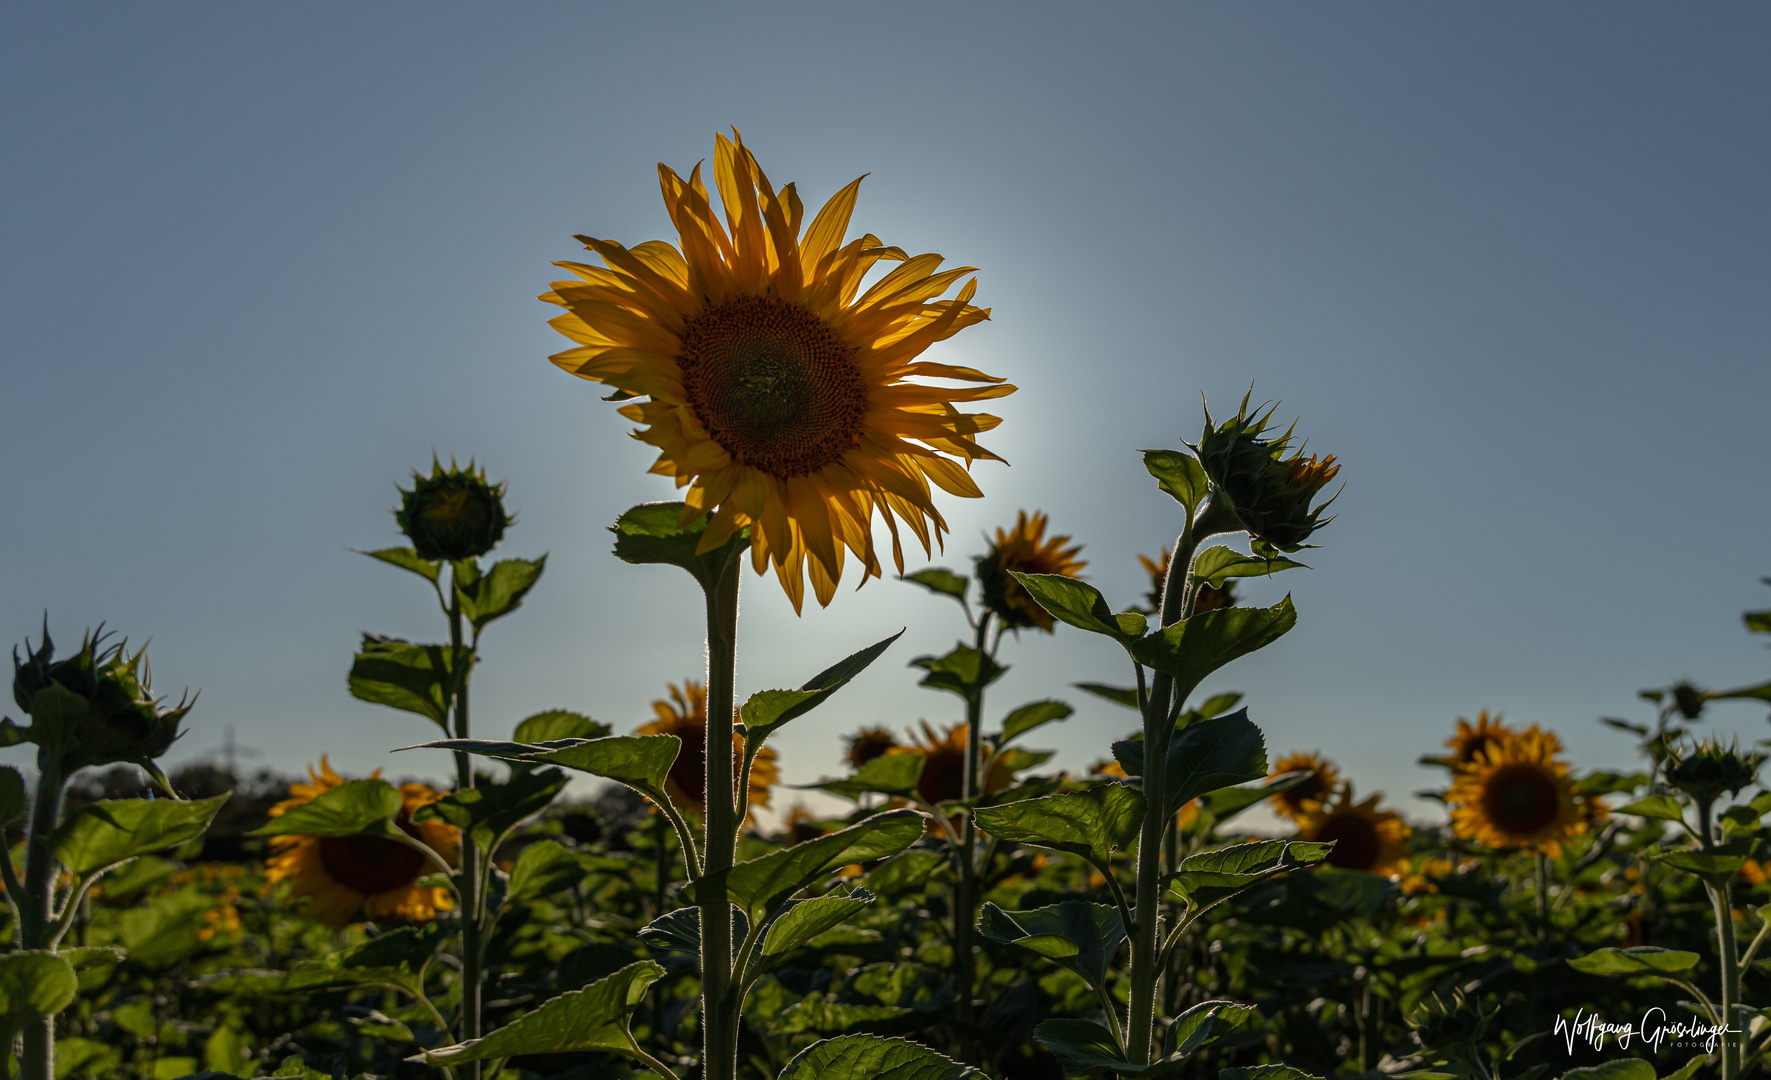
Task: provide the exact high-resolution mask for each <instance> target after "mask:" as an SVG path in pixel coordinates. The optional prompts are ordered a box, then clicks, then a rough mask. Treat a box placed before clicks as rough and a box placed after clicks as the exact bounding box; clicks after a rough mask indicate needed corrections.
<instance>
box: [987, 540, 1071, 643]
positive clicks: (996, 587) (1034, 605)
mask: <svg viewBox="0 0 1771 1080" xmlns="http://www.w3.org/2000/svg"><path fill="white" fill-rule="evenodd" d="M1046 525H1047V521H1046V516H1045V511H1043V510H1035V511H1034V512H1033V514H1032V515H1031V516H1029V515H1028V513H1027V511H1025V510H1021V511H1017V512H1016V514H1015V525H1014V528H1012V529H1007V530H1003V529H997V530H996V542H995V543H993V544H991V545H990V550H989V552H988V553H986V554H985V555H984V556H983V557H982V558H980V559H979V560H978V562H977V573H978V582H979V585H980V586H981V587H982V590H983V595H984V606H985V608H987V609H989V610H990V611H992V612H995V614H996V617H997V618H998V619H1001V620H1002V625H1004V626H1006V627H1008V628H1009V629H1011V630H1016V629H1020V628H1022V627H1028V626H1034V627H1038V628H1039V629H1041V630H1044V631H1045V632H1046V633H1048V634H1049V633H1051V631H1052V627H1053V626H1054V625H1055V624H1054V622H1053V619H1052V616H1051V612H1049V611H1047V610H1045V609H1044V608H1043V607H1040V606H1039V602H1038V601H1036V600H1034V599H1033V597H1032V595H1031V594H1029V593H1028V592H1027V590H1026V589H1025V588H1024V587H1022V585H1021V583H1020V582H1019V581H1016V580H1015V579H1014V578H1012V577H1010V576H1009V573H1010V572H1011V571H1014V572H1017V573H1022V574H1057V575H1060V576H1062V577H1075V576H1076V575H1077V574H1078V573H1080V572H1081V570H1082V568H1083V567H1085V566H1087V565H1088V563H1086V562H1084V561H1083V560H1081V559H1078V558H1077V557H1076V556H1077V555H1078V554H1079V553H1080V552H1081V551H1082V545H1081V544H1077V545H1075V546H1074V547H1065V546H1064V545H1065V544H1068V543H1069V542H1070V538H1069V537H1068V536H1053V537H1050V538H1049V539H1048V538H1047V537H1046V535H1045V528H1046Z"/></svg>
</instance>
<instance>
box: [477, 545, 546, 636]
mask: <svg viewBox="0 0 1771 1080" xmlns="http://www.w3.org/2000/svg"><path fill="white" fill-rule="evenodd" d="M546 569H547V556H546V555H543V556H541V558H539V559H533V560H531V559H502V560H500V561H498V562H496V563H494V564H493V565H492V569H490V570H488V571H487V572H486V573H485V575H484V576H482V577H479V578H476V579H474V580H472V581H468V580H464V579H463V578H461V577H459V576H458V577H457V578H456V583H455V592H456V595H457V596H459V597H460V598H461V613H462V614H463V615H465V616H467V619H468V621H469V622H471V623H473V626H474V629H475V630H479V629H481V628H483V627H484V626H485V625H486V624H487V623H489V622H491V621H492V620H494V619H501V618H503V617H504V616H506V615H509V614H510V613H511V612H513V611H515V610H516V609H517V608H519V607H521V606H522V605H523V597H525V596H527V595H528V593H529V590H530V589H533V588H534V587H535V583H536V582H537V581H539V580H541V572H542V571H543V570H546Z"/></svg>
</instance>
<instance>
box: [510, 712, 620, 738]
mask: <svg viewBox="0 0 1771 1080" xmlns="http://www.w3.org/2000/svg"><path fill="white" fill-rule="evenodd" d="M609 731H610V728H609V725H607V724H602V723H598V722H597V721H595V720H592V719H591V718H590V717H588V716H585V715H584V714H583V713H575V712H572V711H571V710H570V709H549V710H547V711H546V712H538V713H536V714H535V715H534V716H531V717H529V718H528V719H527V720H524V721H523V722H522V723H520V724H518V725H517V729H516V730H515V731H513V732H511V733H510V737H511V739H512V740H514V741H516V742H520V743H544V742H553V741H555V740H556V739H600V738H602V737H603V736H605V735H607V734H609Z"/></svg>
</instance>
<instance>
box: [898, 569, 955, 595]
mask: <svg viewBox="0 0 1771 1080" xmlns="http://www.w3.org/2000/svg"><path fill="white" fill-rule="evenodd" d="M898 580H899V581H908V582H910V583H911V584H912V585H921V586H922V587H923V588H925V589H927V590H928V591H929V592H932V593H936V594H939V595H941V596H951V597H953V599H955V600H958V601H959V602H960V603H961V604H963V603H965V594H966V590H967V589H969V588H970V587H971V584H972V582H971V579H970V578H968V577H966V576H965V575H964V574H956V573H954V572H953V571H951V570H949V569H947V568H946V567H945V566H931V567H929V568H928V569H927V570H918V571H917V572H916V573H914V574H905V575H904V576H903V577H901V578H899V579H898Z"/></svg>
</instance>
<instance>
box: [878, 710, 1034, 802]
mask: <svg viewBox="0 0 1771 1080" xmlns="http://www.w3.org/2000/svg"><path fill="white" fill-rule="evenodd" d="M970 734H971V727H970V726H969V725H967V724H954V725H953V726H952V727H950V728H948V729H947V730H946V731H945V732H943V733H941V734H939V735H937V734H935V729H934V728H933V727H930V726H929V722H928V721H927V720H924V721H922V735H921V736H918V735H917V734H916V733H915V732H912V733H911V736H910V738H911V742H910V744H909V745H907V746H898V747H894V748H893V749H891V750H888V751H886V752H887V753H890V754H915V755H917V756H918V757H920V758H922V759H923V761H922V775H921V776H919V777H918V778H917V780H916V794H917V795H918V796H919V797H920V798H921V799H922V801H923V802H926V803H928V804H929V805H930V806H936V805H939V804H941V803H944V802H952V801H953V800H955V799H959V798H963V797H964V795H965V751H966V739H967V737H968V736H969V735H970ZM982 753H983V755H984V756H985V757H989V756H990V746H989V744H988V743H986V744H985V745H984V746H983V747H982ZM1013 779H1014V778H1013V777H1012V776H1011V775H1010V774H1009V771H1008V770H1007V769H1005V768H1003V767H1002V765H1001V764H1000V763H998V764H997V766H996V767H995V768H993V769H991V770H990V775H989V777H988V778H987V779H986V780H985V782H984V791H985V793H986V794H991V795H993V794H995V793H996V792H998V791H1003V790H1005V789H1007V787H1008V786H1009V783H1010V782H1011V781H1012V780H1013Z"/></svg>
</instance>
